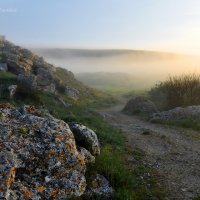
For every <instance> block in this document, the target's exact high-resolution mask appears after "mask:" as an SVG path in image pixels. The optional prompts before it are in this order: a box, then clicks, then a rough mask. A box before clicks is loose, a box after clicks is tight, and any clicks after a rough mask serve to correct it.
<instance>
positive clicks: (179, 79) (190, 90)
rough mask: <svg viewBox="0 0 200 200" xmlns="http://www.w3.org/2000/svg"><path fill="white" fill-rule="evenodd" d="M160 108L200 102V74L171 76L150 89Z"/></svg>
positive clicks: (150, 93)
mask: <svg viewBox="0 0 200 200" xmlns="http://www.w3.org/2000/svg"><path fill="white" fill-rule="evenodd" d="M148 94H149V96H150V98H151V100H152V101H154V102H155V103H156V104H157V106H158V107H159V109H161V110H165V109H172V108H175V107H179V106H181V107H185V106H190V105H199V104H200V74H187V75H181V76H173V77H172V76H170V77H169V78H168V79H167V80H166V81H164V82H160V83H159V84H157V85H156V86H155V87H154V88H152V89H151V90H150V91H149V93H148Z"/></svg>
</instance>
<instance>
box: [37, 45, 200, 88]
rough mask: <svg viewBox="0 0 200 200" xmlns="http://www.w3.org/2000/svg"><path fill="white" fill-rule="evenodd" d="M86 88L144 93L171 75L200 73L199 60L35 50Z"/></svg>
mask: <svg viewBox="0 0 200 200" xmlns="http://www.w3.org/2000/svg"><path fill="white" fill-rule="evenodd" d="M34 51H35V52H36V53H37V54H39V55H41V56H43V57H44V58H45V59H46V60H47V61H48V62H50V63H52V64H55V65H56V66H61V67H63V68H67V69H68V70H70V71H72V72H73V73H74V74H75V75H76V77H77V78H78V79H79V80H80V81H82V82H84V83H85V84H87V85H89V86H91V87H95V88H99V89H104V90H106V89H108V90H144V89H149V88H150V87H152V86H153V85H154V84H155V83H157V82H159V81H162V80H164V79H166V78H167V77H168V76H169V75H180V74H187V73H199V72H200V59H199V58H198V57H197V56H191V55H179V54H173V53H161V52H151V51H136V50H80V49H53V48H52V49H34Z"/></svg>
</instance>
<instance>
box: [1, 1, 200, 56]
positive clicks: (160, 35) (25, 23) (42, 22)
mask: <svg viewBox="0 0 200 200" xmlns="http://www.w3.org/2000/svg"><path fill="white" fill-rule="evenodd" d="M0 33H1V34H5V35H6V36H7V38H8V39H9V40H11V41H13V42H15V43H17V44H20V45H25V46H36V47H38V46H39V47H43V46H45V47H47V46H48V47H66V48H68V47H70V48H114V49H115V48H117V49H120V48H123V49H149V50H164V51H179V52H190V53H199V54H200V0H0Z"/></svg>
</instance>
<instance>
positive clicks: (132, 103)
mask: <svg viewBox="0 0 200 200" xmlns="http://www.w3.org/2000/svg"><path fill="white" fill-rule="evenodd" d="M123 112H125V113H128V114H139V113H141V114H145V115H151V114H153V113H156V112H158V109H157V108H156V106H155V104H154V103H153V102H152V101H150V100H148V99H146V98H144V97H134V98H132V99H131V100H129V101H128V102H127V104H126V106H125V107H124V109H123Z"/></svg>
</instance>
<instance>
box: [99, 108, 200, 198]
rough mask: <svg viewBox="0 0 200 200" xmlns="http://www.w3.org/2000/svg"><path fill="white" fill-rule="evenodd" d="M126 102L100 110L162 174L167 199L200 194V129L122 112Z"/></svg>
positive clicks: (133, 147)
mask: <svg viewBox="0 0 200 200" xmlns="http://www.w3.org/2000/svg"><path fill="white" fill-rule="evenodd" d="M123 105H125V104H120V105H117V106H115V107H111V108H108V109H104V110H101V111H99V112H100V113H101V114H102V115H103V117H104V118H105V120H106V121H108V122H109V123H110V124H111V125H112V126H114V127H116V128H118V129H121V130H122V131H123V132H124V133H125V134H126V136H127V139H128V143H129V145H130V147H131V148H132V149H141V150H142V151H143V152H144V153H145V156H144V162H145V163H148V165H149V166H151V167H153V168H154V169H156V171H157V172H158V173H159V174H160V175H161V177H162V181H161V182H162V184H163V182H164V185H163V187H165V189H166V199H169V200H171V199H178V200H179V199H180V200H190V199H194V198H195V197H200V132H197V131H193V130H190V129H183V128H178V127H172V126H167V125H162V124H153V123H150V122H148V121H145V120H143V119H142V118H140V117H138V116H129V115H126V114H123V113H122V112H121V110H122V107H123ZM133 156H134V155H133Z"/></svg>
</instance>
